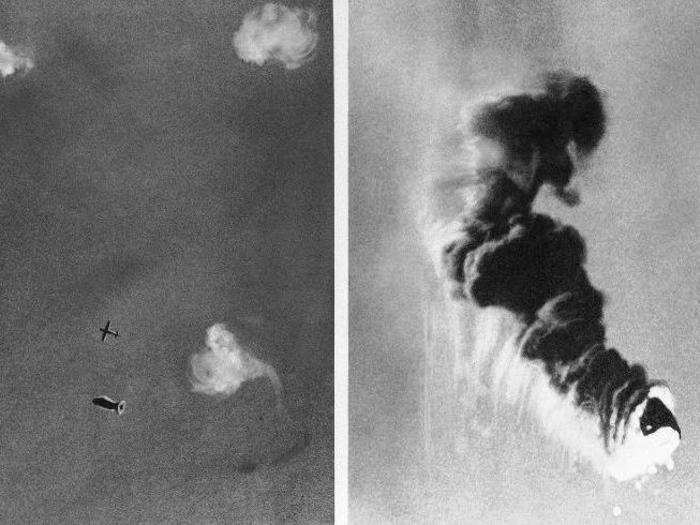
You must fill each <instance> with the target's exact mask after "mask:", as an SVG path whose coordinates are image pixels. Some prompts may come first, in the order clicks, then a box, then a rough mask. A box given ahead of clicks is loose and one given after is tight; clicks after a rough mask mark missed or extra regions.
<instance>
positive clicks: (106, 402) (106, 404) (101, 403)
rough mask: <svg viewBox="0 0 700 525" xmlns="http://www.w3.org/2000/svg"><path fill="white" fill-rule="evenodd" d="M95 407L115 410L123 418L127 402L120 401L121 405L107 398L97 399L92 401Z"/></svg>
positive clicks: (100, 397)
mask: <svg viewBox="0 0 700 525" xmlns="http://www.w3.org/2000/svg"><path fill="white" fill-rule="evenodd" d="M92 404H93V405H97V406H98V407H102V408H106V409H107V410H114V411H115V412H116V413H117V415H119V416H121V415H122V414H123V413H124V409H125V408H126V401H120V402H119V403H117V402H115V401H112V400H111V399H110V398H108V397H107V396H99V397H95V398H93V400H92Z"/></svg>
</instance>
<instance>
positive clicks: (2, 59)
mask: <svg viewBox="0 0 700 525" xmlns="http://www.w3.org/2000/svg"><path fill="white" fill-rule="evenodd" d="M33 67H34V61H33V60H32V59H31V58H30V57H28V56H25V55H23V54H22V53H20V52H19V51H18V50H17V49H13V48H11V47H9V46H8V45H7V44H5V43H4V42H2V41H0V75H2V77H3V78H5V77H8V76H10V75H13V74H14V73H15V72H17V71H29V70H30V69H32V68H33Z"/></svg>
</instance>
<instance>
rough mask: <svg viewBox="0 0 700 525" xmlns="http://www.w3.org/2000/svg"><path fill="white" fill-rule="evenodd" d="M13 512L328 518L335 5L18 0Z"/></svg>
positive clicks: (7, 72) (13, 130)
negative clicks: (39, 0)
mask: <svg viewBox="0 0 700 525" xmlns="http://www.w3.org/2000/svg"><path fill="white" fill-rule="evenodd" d="M2 11H3V15H2V16H1V17H0V140H1V141H2V149H1V151H0V158H1V161H0V220H1V229H0V232H1V233H0V333H1V335H0V421H2V425H0V494H1V495H2V496H1V497H0V521H2V522H6V523H39V522H47V523H51V522H53V523H88V522H89V523H114V522H124V523H156V522H158V523H166V522H169V523H172V522H187V523H205V522H206V523H218V522H228V523H279V522H295V523H328V522H332V521H333V483H334V480H333V470H334V463H333V372H334V368H333V365H334V363H333V290H334V283H333V269H334V267H333V264H334V259H333V195H334V177H333V175H334V174H333V160H334V152H333V34H332V32H333V13H332V9H331V3H330V2H324V1H322V0H316V1H311V2H305V3H304V2H302V3H300V2H293V3H291V2H290V3H288V4H286V3H277V2H276V3H265V2H255V1H240V2H236V1H234V2H224V1H222V0H206V1H203V2H184V1H183V2H169V1H158V2H150V1H145V0H143V1H138V2H116V3H115V2H112V1H102V0H101V1H97V2H95V1H90V2H88V1H73V2H55V3H46V2H36V1H19V0H15V1H9V2H5V3H4V5H3V9H2Z"/></svg>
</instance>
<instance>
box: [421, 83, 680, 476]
mask: <svg viewBox="0 0 700 525" xmlns="http://www.w3.org/2000/svg"><path fill="white" fill-rule="evenodd" d="M604 131H605V113H604V109H603V103H602V98H601V95H600V93H599V92H598V90H597V88H596V87H595V86H594V85H593V84H592V83H591V82H590V80H588V79H587V78H585V77H581V76H576V75H573V74H571V73H569V72H566V71H559V72H553V73H548V74H546V75H543V76H542V77H541V78H539V79H538V80H537V82H536V83H535V85H534V86H532V87H531V88H530V89H529V90H526V91H523V92H515V93H509V94H505V95H504V94H498V95H496V96H492V97H484V98H481V99H479V100H477V101H475V102H474V103H473V104H471V105H470V106H469V107H468V108H467V110H466V111H465V114H464V116H463V126H462V127H461V129H460V140H459V141H457V142H459V144H458V148H457V149H458V150H459V151H460V152H462V154H463V157H464V159H466V162H465V163H464V167H465V170H464V173H460V174H459V175H458V176H455V177H454V180H446V179H440V180H436V181H434V187H433V188H432V189H431V195H430V198H431V199H432V202H431V203H430V206H433V207H434V209H433V210H431V212H430V213H429V216H430V217H431V219H430V220H431V221H432V222H431V223H430V224H428V225H427V226H428V230H427V236H426V239H427V240H428V243H429V248H430V251H431V253H432V255H433V259H434V263H435V265H436V268H437V269H438V273H439V275H440V276H441V278H442V279H443V281H444V282H445V284H446V290H447V292H448V296H449V297H450V300H451V301H453V302H457V303H459V302H468V303H470V304H472V305H474V306H476V307H477V309H478V313H477V315H476V323H475V328H474V334H475V340H474V341H473V346H472V352H471V359H470V360H469V367H468V375H469V377H468V383H469V386H468V393H467V395H468V396H472V397H476V396H480V395H482V394H483V393H484V392H487V393H488V394H489V397H490V399H491V400H492V403H493V404H494V406H495V407H496V408H498V407H500V406H502V405H504V404H505V405H509V406H513V407H516V408H517V409H518V410H519V412H521V413H522V412H523V411H525V412H527V413H529V414H530V415H531V416H532V417H533V418H534V419H535V420H536V421H538V422H539V425H540V427H541V428H542V430H543V431H544V432H545V434H547V435H548V436H550V437H551V438H552V439H553V440H554V441H555V442H558V443H560V444H561V445H563V446H564V448H565V450H566V451H567V452H568V453H569V454H570V456H572V457H573V459H576V460H584V461H587V462H588V463H589V464H591V465H592V466H593V467H594V468H596V469H597V470H598V471H599V472H600V473H601V474H602V475H603V476H604V477H606V478H608V477H609V478H613V479H616V480H618V481H624V480H630V479H634V478H637V477H644V476H646V475H649V474H653V473H655V472H656V471H657V467H658V466H659V465H665V466H667V467H668V468H669V469H671V468H672V467H673V460H672V458H671V456H672V454H673V452H674V451H675V449H676V447H677V446H678V444H679V442H680V429H679V426H678V423H677V421H676V419H675V417H674V415H673V410H674V399H673V396H672V395H671V392H670V390H669V389H668V387H667V386H665V385H664V384H663V383H662V382H659V381H651V380H649V378H648V377H647V374H646V372H645V370H644V368H643V367H642V366H641V365H638V364H634V365H630V364H629V363H628V362H627V361H626V360H625V359H624V358H623V357H622V356H621V354H620V353H619V352H618V351H617V350H616V349H614V348H609V347H608V346H607V345H606V336H605V326H604V324H603V306H604V297H603V294H602V293H601V292H600V291H599V290H597V289H596V288H595V287H593V285H592V284H591V283H590V281H589V278H588V275H587V273H586V270H585V262H586V247H585V242H584V240H583V238H582V237H581V236H580V235H579V233H578V232H577V231H576V230H575V229H574V228H573V227H571V226H567V225H563V224H561V223H559V222H558V221H556V220H554V219H552V218H551V217H549V216H547V215H543V214H538V213H535V212H533V210H532V207H533V201H534V200H535V197H536V196H537V194H538V192H539V190H540V189H541V188H542V187H543V186H549V187H550V188H552V189H553V191H554V193H555V195H557V196H558V197H559V198H561V199H562V200H563V201H564V202H565V203H567V204H569V205H575V204H577V203H578V196H577V195H576V193H575V192H573V191H572V190H571V189H570V188H569V183H570V181H571V178H572V176H573V175H574V173H575V171H576V168H577V166H579V165H580V164H581V163H582V162H583V161H584V160H585V158H586V157H587V156H589V155H591V154H592V153H593V152H594V150H595V149H596V147H597V146H598V144H599V142H600V140H601V139H602V137H603V135H604ZM445 195H449V196H448V197H445ZM455 196H456V198H458V199H459V200H461V201H462V203H463V211H462V213H461V215H460V217H459V219H458V220H457V221H453V222H449V223H448V222H447V221H446V220H444V219H438V216H439V215H440V214H441V213H444V211H443V210H439V208H440V207H441V205H442V204H444V202H441V201H444V200H445V198H448V199H453V200H454V198H455Z"/></svg>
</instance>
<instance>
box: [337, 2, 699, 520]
mask: <svg viewBox="0 0 700 525" xmlns="http://www.w3.org/2000/svg"><path fill="white" fill-rule="evenodd" d="M349 7H350V9H349V16H350V35H349V83H350V85H349V216H350V222H349V228H350V244H349V253H350V255H349V297H350V303H349V379H348V388H349V456H348V457H349V521H350V522H351V523H363V524H364V523H607V522H615V523H692V522H695V521H694V520H695V519H697V516H698V515H700V500H699V499H698V498H697V494H698V490H699V489H700V446H699V444H698V441H697V440H696V439H694V438H692V437H690V436H697V435H698V434H699V433H700V424H698V418H697V414H698V412H699V408H700V393H699V391H698V388H697V384H698V380H699V379H700V359H699V357H698V352H697V342H698V340H700V330H699V329H698V327H699V326H700V322H698V321H699V317H700V316H699V313H700V310H699V308H698V299H697V297H698V290H700V282H699V280H698V270H697V259H698V255H699V254H700V250H699V249H698V225H699V223H700V221H699V218H700V217H699V214H698V200H699V199H700V185H699V184H698V174H697V173H698V154H697V143H698V122H700V115H699V112H698V108H699V107H700V105H699V104H698V66H697V65H698V63H700V60H699V59H700V57H699V56H698V51H697V29H696V25H697V24H696V23H695V21H696V20H697V19H698V15H699V14H700V13H699V11H700V9H699V8H698V5H697V4H696V3H694V2H690V1H680V2H676V1H670V0H666V1H659V2H635V1H632V0H628V1H621V2H600V1H582V2H565V1H558V0H549V1H534V0H527V1H522V2H513V1H505V0H471V1H463V2H457V1H447V0H443V1H434V2H421V1H418V0H415V1H406V2H374V1H369V0H366V1H365V0H350V3H349Z"/></svg>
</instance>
